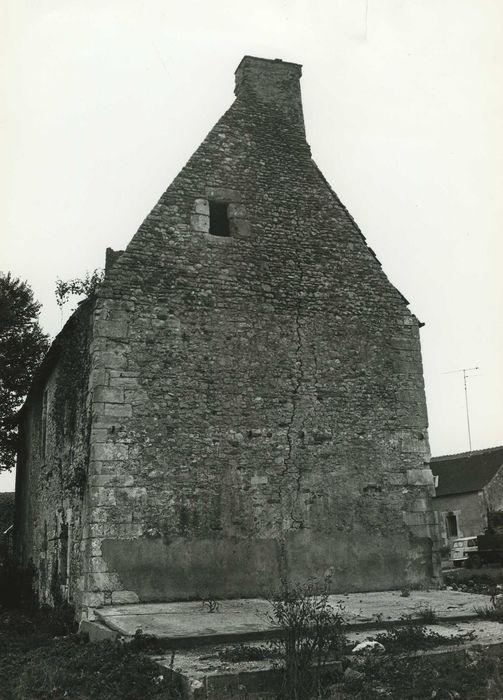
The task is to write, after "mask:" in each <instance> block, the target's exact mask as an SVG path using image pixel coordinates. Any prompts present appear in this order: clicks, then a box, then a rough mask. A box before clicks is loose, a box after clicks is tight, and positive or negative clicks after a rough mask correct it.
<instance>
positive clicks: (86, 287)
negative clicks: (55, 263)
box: [55, 270, 104, 308]
mask: <svg viewBox="0 0 503 700" xmlns="http://www.w3.org/2000/svg"><path fill="white" fill-rule="evenodd" d="M103 276H104V271H103V270H93V271H92V272H86V276H85V277H82V278H78V277H77V278H75V279H73V280H60V279H57V280H56V290H55V294H56V302H57V304H58V306H59V307H60V308H62V307H63V305H64V304H66V303H67V301H68V300H69V299H70V297H72V296H81V295H82V294H85V295H86V296H87V297H88V296H90V295H91V294H93V293H94V292H95V291H96V289H97V288H98V286H99V285H100V284H101V282H102V281H103Z"/></svg>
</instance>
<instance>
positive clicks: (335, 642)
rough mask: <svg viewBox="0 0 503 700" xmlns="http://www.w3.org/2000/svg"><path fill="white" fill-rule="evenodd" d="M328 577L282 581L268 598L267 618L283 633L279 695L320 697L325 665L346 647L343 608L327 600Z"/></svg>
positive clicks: (300, 698)
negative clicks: (303, 581) (303, 582)
mask: <svg viewBox="0 0 503 700" xmlns="http://www.w3.org/2000/svg"><path fill="white" fill-rule="evenodd" d="M328 583H329V582H328V580H324V582H323V583H322V584H320V583H319V582H317V581H316V580H314V579H311V580H310V581H309V582H308V583H307V584H306V585H304V586H291V585H289V584H288V582H286V581H283V582H282V591H281V593H280V594H279V595H276V596H275V597H273V598H272V600H271V605H272V614H271V616H270V619H271V621H272V622H274V623H275V624H276V625H278V626H279V628H280V630H281V632H282V635H281V637H280V639H279V640H278V641H277V642H276V645H277V649H278V651H279V652H280V654H281V656H282V659H283V663H284V669H283V672H284V677H283V689H282V697H283V698H287V699H288V700H308V699H311V698H313V697H321V693H322V677H323V671H324V666H325V664H326V662H327V661H328V660H329V658H339V657H340V656H341V655H342V654H343V653H344V651H345V650H346V648H347V640H346V638H345V635H344V634H343V631H342V624H343V616H342V608H341V606H340V605H339V607H338V610H334V608H333V607H332V606H331V605H330V603H329V602H328Z"/></svg>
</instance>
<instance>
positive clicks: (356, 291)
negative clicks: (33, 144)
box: [85, 62, 435, 604]
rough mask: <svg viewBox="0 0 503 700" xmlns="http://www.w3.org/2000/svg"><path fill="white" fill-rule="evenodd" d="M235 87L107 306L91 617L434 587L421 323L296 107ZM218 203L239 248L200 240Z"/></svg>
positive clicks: (116, 279)
mask: <svg viewBox="0 0 503 700" xmlns="http://www.w3.org/2000/svg"><path fill="white" fill-rule="evenodd" d="M267 63H269V62H267ZM282 65H283V66H285V70H286V71H287V73H288V75H286V78H287V80H286V83H287V86H286V88H285V89H287V90H290V89H292V90H295V89H296V88H295V85H296V84H297V87H298V74H297V77H296V80H297V83H295V80H294V79H293V78H294V77H295V76H293V73H294V72H295V70H297V71H298V70H299V67H298V66H295V67H294V68H291V69H290V68H288V66H291V65H293V64H282ZM245 68H246V64H245ZM255 68H256V66H255ZM255 68H254V69H255ZM259 68H260V67H259ZM245 72H246V71H245ZM259 72H260V71H259ZM238 77H239V76H238ZM252 77H253V76H252ZM279 82H281V81H279ZM238 84H239V85H240V87H239V89H238V97H237V99H236V101H235V102H234V104H233V105H232V107H231V108H230V109H229V110H228V111H227V113H226V114H225V115H224V116H223V117H222V119H221V120H220V121H219V122H218V124H217V125H216V126H215V127H214V129H213V130H212V131H211V132H210V134H209V135H208V136H207V138H206V139H205V140H204V142H203V144H202V145H201V146H200V147H199V149H198V150H197V151H196V153H195V154H194V156H193V157H192V158H191V159H190V160H189V162H188V163H187V165H186V166H185V168H184V169H183V170H182V171H181V173H180V174H179V175H178V176H177V178H176V179H175V180H174V182H173V183H172V185H171V186H170V187H169V188H168V190H167V191H166V192H165V193H164V194H163V196H162V197H161V199H160V201H159V202H158V204H157V205H156V206H155V207H154V209H153V210H152V212H151V214H150V215H149V216H148V217H147V219H146V220H145V222H144V223H143V224H142V226H141V227H140V229H139V231H138V233H137V234H136V235H135V237H134V238H133V240H132V241H131V243H130V244H129V246H128V248H127V250H126V251H125V252H124V253H123V254H122V255H121V257H120V259H119V260H118V261H117V262H116V263H115V264H114V266H113V267H112V268H111V270H110V271H109V272H108V273H107V278H106V281H105V285H104V288H103V289H102V291H101V294H100V298H99V300H98V303H97V307H96V314H95V321H94V335H95V340H94V343H93V346H92V358H93V359H92V361H93V368H94V371H93V375H92V376H93V386H94V388H93V424H92V432H91V442H92V447H91V472H90V484H91V492H90V495H91V502H92V504H93V507H92V509H91V518H90V522H89V527H88V535H89V538H88V540H87V542H88V549H87V556H88V565H87V569H88V573H87V578H86V580H85V581H86V582H85V587H86V590H87V592H88V593H87V602H88V603H89V604H98V603H110V602H126V601H128V602H129V601H135V600H138V599H140V600H156V599H182V598H193V597H195V596H197V595H206V594H208V592H210V593H211V594H212V595H215V596H243V595H246V596H251V595H257V594H259V593H261V592H264V591H267V590H270V589H271V588H272V587H274V586H276V585H277V584H278V582H279V580H280V579H281V578H282V577H284V576H290V577H295V578H299V579H305V578H307V577H309V576H317V575H324V574H325V573H326V572H327V571H328V572H329V573H330V574H331V575H332V581H333V588H334V590H339V591H341V590H346V591H348V590H365V589H379V588H390V587H394V586H400V585H403V584H406V583H417V582H419V581H423V580H425V579H426V578H427V577H428V576H431V575H432V573H433V569H432V546H433V547H435V542H434V540H435V536H434V532H435V527H434V516H433V514H432V512H431V508H430V503H429V496H430V495H431V492H432V490H433V486H432V478H431V472H430V470H429V468H428V465H427V464H426V465H425V462H426V463H427V462H428V459H429V451H428V440H427V432H426V430H427V416H426V408H425V399H424V387H423V376H422V367H421V356H420V346H419V334H418V323H417V320H416V319H415V317H414V316H413V315H411V313H410V312H409V310H408V309H407V307H406V303H405V301H404V299H403V297H401V295H400V294H399V293H398V292H397V291H396V290H395V289H394V287H393V286H392V285H391V284H390V283H389V281H388V280H387V278H386V276H385V275H384V273H383V272H382V270H381V267H380V265H379V263H378V261H377V260H376V258H375V256H374V255H373V253H372V251H370V249H369V248H368V247H367V246H366V244H365V241H364V239H363V237H362V236H361V234H360V232H359V231H358V229H357V227H356V226H355V224H354V222H353V220H352V219H351V217H350V216H349V215H348V213H347V212H346V210H345V209H344V207H343V206H342V205H341V204H340V202H339V201H338V199H337V197H336V196H335V195H334V194H333V192H332V191H331V190H330V188H329V187H328V185H327V184H326V182H325V181H324V179H323V177H322V176H321V174H320V173H319V171H318V169H317V168H316V166H315V165H314V163H313V162H312V160H311V156H310V150H309V147H308V145H307V143H306V141H305V137H304V127H303V123H302V114H301V111H300V112H299V109H298V104H294V108H292V109H290V107H289V106H288V105H290V104H291V103H290V102H289V101H288V100H287V99H285V95H284V94H282V95H281V99H280V100H278V101H276V102H275V100H274V90H273V89H271V93H270V94H266V92H264V94H261V95H257V93H256V91H254V90H253V89H251V88H250V85H251V86H252V88H253V84H252V83H251V82H250V81H248V82H247V79H246V75H245V76H244V78H243V72H242V73H241V82H240V81H239V80H238ZM292 86H293V87H292ZM275 89H276V88H275ZM299 104H300V103H299ZM209 200H219V201H224V202H226V203H228V205H229V219H230V226H231V233H232V235H231V236H230V237H220V236H213V235H211V234H210V233H208V201H209Z"/></svg>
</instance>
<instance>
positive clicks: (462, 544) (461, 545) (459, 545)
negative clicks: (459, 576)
mask: <svg viewBox="0 0 503 700" xmlns="http://www.w3.org/2000/svg"><path fill="white" fill-rule="evenodd" d="M477 553H478V546H477V538H476V537H458V539H456V540H454V541H453V543H452V546H451V558H452V562H453V564H454V566H458V567H459V566H467V567H468V568H470V567H471V566H473V557H474V556H475V554H477ZM469 559H470V564H468V560H469ZM477 565H478V566H481V564H480V563H479V562H478V560H476V565H475V566H476V568H477Z"/></svg>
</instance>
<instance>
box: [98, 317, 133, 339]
mask: <svg viewBox="0 0 503 700" xmlns="http://www.w3.org/2000/svg"><path fill="white" fill-rule="evenodd" d="M127 327H128V324H127V321H96V323H95V325H94V328H95V333H96V335H98V336H103V337H105V338H125V337H126V336H127Z"/></svg>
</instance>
